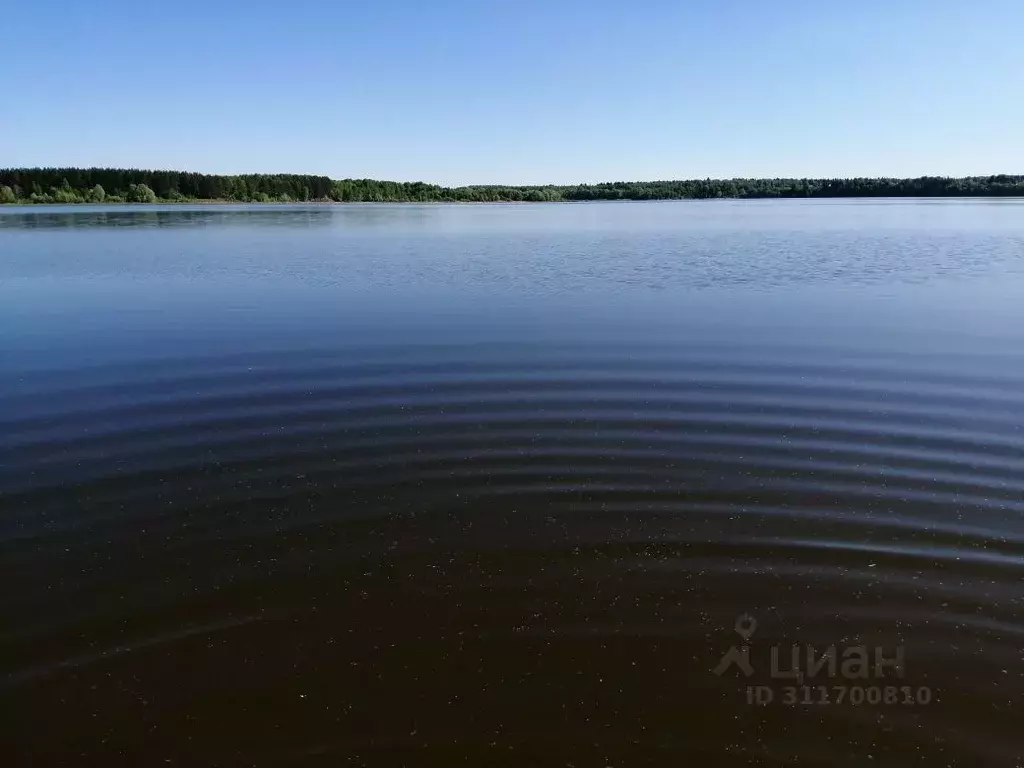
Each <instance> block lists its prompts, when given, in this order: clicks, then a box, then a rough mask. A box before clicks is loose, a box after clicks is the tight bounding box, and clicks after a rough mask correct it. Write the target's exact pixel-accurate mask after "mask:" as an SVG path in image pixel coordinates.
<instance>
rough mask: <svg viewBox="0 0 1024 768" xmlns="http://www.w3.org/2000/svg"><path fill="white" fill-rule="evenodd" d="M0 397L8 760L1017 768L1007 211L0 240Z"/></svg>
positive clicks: (346, 211) (1020, 313)
mask: <svg viewBox="0 0 1024 768" xmlns="http://www.w3.org/2000/svg"><path fill="white" fill-rule="evenodd" d="M0 364H2V365H0V503H2V515H0V562H2V574H3V583H4V585H5V589H4V590H3V591H2V592H0V606H2V609H0V616H2V619H3V622H2V629H0V702H2V703H0V706H2V710H3V712H5V714H4V716H3V718H2V724H0V736H2V738H0V743H3V744H5V745H6V746H5V747H4V748H3V749H4V758H5V761H9V762H10V764H11V765H44V764H52V763H66V764H74V765H86V764H88V765H120V764H130V765H165V764H172V765H223V766H235V765H239V766H241V765H265V764H278V763H284V764H310V763H315V764H325V765H327V764H329V765H336V764H349V765H435V764H436V765H445V766H450V765H459V764H467V765H506V764H507V765H540V764H557V765H579V766H583V765H597V766H606V765H608V766H620V765H635V764H638V763H644V762H651V763H655V764H661V765H683V764H695V765H696V764H699V765H751V764H768V765H778V766H782V765H792V764H797V763H799V764H808V765H851V766H852V765H857V766H860V765H868V764H870V765H894V766H904V765H909V764H917V763H922V762H924V763H926V764H930V765H963V766H978V765H989V764H991V765H1014V764H1015V761H1018V762H1017V763H1016V764H1017V765H1019V760H1020V756H1021V754H1022V753H1024V749H1022V745H1024V739H1022V736H1021V729H1020V722H1021V721H1020V717H1021V706H1022V705H1024V699H1022V695H1024V658H1022V647H1024V603H1022V599H1024V582H1022V577H1024V559H1022V555H1024V429H1022V424H1024V201H1022V200H998V201H997V200H969V201H967V200H899V201H886V200H871V201H857V200H846V201H712V202H656V203H621V204H620V203H609V204H600V203H595V204H579V205H573V204H551V205H544V204H539V205H478V206H470V205H465V206H446V205H431V206H415V205H351V206H295V207H289V206H206V207H202V206H198V207H186V206H173V207H171V206H165V207H140V208H132V207H124V206H120V207H105V208H104V207H98V208H97V207H74V208H56V207H36V208H14V207H0ZM828 648H832V649H833V651H832V652H831V654H830V655H831V658H832V659H834V661H832V662H829V654H828V652H827V650H826V649H828ZM794 654H796V657H797V662H798V663H797V668H799V670H800V671H801V672H802V673H803V676H802V677H794V676H792V675H791V673H792V672H793V669H794V662H793V655H794ZM808 654H810V659H808ZM896 661H899V663H898V664H896V663H894V662H896ZM862 662H863V663H862ZM346 761H348V762H346Z"/></svg>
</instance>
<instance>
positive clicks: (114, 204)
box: [0, 194, 1024, 210]
mask: <svg viewBox="0 0 1024 768" xmlns="http://www.w3.org/2000/svg"><path fill="white" fill-rule="evenodd" d="M1022 199H1024V194H1020V195H833V196H824V195H816V196H814V197H796V196H775V197H767V196H764V197H752V196H749V197H724V196H723V197H658V198H649V199H643V200H634V199H629V198H622V199H617V200H564V199H563V200H288V201H284V200H266V201H263V200H227V199H223V198H218V199H209V200H204V199H197V200H154V201H152V202H128V201H125V200H114V201H110V202H107V201H103V202H86V201H76V202H58V201H56V200H54V201H49V200H47V201H45V202H33V201H30V200H17V201H14V202H0V210H4V209H8V208H50V207H64V208H88V207H108V208H118V207H122V206H132V207H159V206H179V205H180V206H185V205H223V206H227V205H247V206H256V205H259V206H347V205H550V204H552V203H555V204H565V205H589V204H595V203H713V202H755V201H762V200H764V201H779V200H808V201H810V200H813V201H822V200H858V201H864V200H1022Z"/></svg>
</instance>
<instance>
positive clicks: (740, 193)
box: [0, 168, 1024, 203]
mask: <svg viewBox="0 0 1024 768" xmlns="http://www.w3.org/2000/svg"><path fill="white" fill-rule="evenodd" d="M1009 195H1024V176H1007V175H1005V174H1000V175H998V176H970V177H966V178H947V177H942V176H922V177H920V178H916V179H896V178H856V179H703V180H700V179H693V180H689V181H617V182H610V183H606V184H578V185H569V186H553V185H551V186H539V187H538V186H526V187H514V186H497V185H485V186H468V187H442V186H438V185H436V184H425V183H423V182H419V181H417V182H401V181H377V180H375V179H342V180H332V179H330V178H328V177H327V176H304V175H297V174H246V175H241V176H214V175H209V174H201V173H186V172H184V171H144V170H137V169H119V168H7V169H0V203H85V202H93V203H99V202H139V203H146V202H158V201H184V200H235V201H239V202H289V201H302V202H307V201H324V202H328V201H334V202H446V201H448V202H452V201H454V202H519V201H524V202H544V201H572V200H678V199H707V198H720V197H724V198H765V197H768V198H771V197H962V196H968V197H981V196H1009Z"/></svg>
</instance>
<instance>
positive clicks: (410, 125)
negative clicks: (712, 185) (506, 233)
mask: <svg viewBox="0 0 1024 768" xmlns="http://www.w3.org/2000/svg"><path fill="white" fill-rule="evenodd" d="M1022 30H1024V2H1021V0H1005V1H1001V0H974V1H971V2H969V1H968V0H962V1H961V2H950V1H949V0H902V1H901V0H891V2H883V1H882V0H856V1H854V0H850V1H849V2H832V1H831V0H810V1H807V2H804V1H802V0H801V1H796V0H792V1H791V0H771V1H763V0H705V1H704V2H687V1H686V0H672V1H671V2H661V1H660V0H659V1H654V0H652V1H649V2H645V1H644V0H637V2H628V1H627V0H589V1H587V2H575V1H574V0H511V1H509V2H500V3H499V2H491V1H490V0H473V1H472V2H468V1H467V2H462V1H461V0H459V1H458V2H445V1H444V0H435V1H433V2H432V1H431V0H378V1H376V2H352V1H351V0H290V1H289V2H281V1H280V0H273V2H270V1H269V0H247V1H246V2H233V1H229V2H221V1H220V0H206V1H205V2H194V0H175V2H140V1H139V0H131V1H130V2H126V1H124V0H92V1H91V2H69V0H26V1H25V2H17V0H0V31H2V39H3V43H4V44H3V48H2V50H3V60H4V61H3V66H2V68H0V97H2V101H0V166H22V165H83V166H87V165H110V166H134V167H163V168H180V169H187V170H197V171H205V172H211V173H237V172H256V171H260V172H279V171H280V172H284V171H292V172H302V173H322V174H327V175H329V176H332V177H335V178H343V177H367V176H368V177H375V178H388V179H398V180H408V181H412V180H423V181H433V182H438V183H484V182H503V183H535V182H553V183H561V182H576V181H588V182H592V181H610V180H637V179H665V178H693V177H705V176H711V177H732V176H789V175H794V176H858V175H861V176H862V175H872V176H873V175H898V176H913V175H922V174H943V175H945V174H950V175H967V174H989V173H1001V172H1002V173H1024V56H1022V46H1024V41H1022V37H1021V34H1022Z"/></svg>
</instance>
